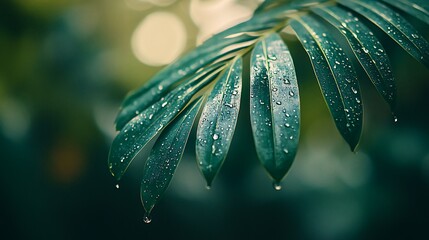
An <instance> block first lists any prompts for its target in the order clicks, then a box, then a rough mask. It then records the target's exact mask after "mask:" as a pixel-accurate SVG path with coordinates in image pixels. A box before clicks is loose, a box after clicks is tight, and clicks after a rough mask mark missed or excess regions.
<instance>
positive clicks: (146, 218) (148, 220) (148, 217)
mask: <svg viewBox="0 0 429 240" xmlns="http://www.w3.org/2000/svg"><path fill="white" fill-rule="evenodd" d="M143 222H144V223H146V224H149V223H151V222H152V219H151V218H150V216H149V214H148V213H145V214H144V217H143Z"/></svg>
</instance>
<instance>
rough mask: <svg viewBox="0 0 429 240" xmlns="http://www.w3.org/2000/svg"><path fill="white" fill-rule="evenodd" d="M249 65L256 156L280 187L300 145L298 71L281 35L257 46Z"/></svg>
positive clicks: (266, 38) (269, 38)
mask: <svg viewBox="0 0 429 240" xmlns="http://www.w3.org/2000/svg"><path fill="white" fill-rule="evenodd" d="M250 65H251V73H250V76H251V77H250V109H251V110H250V118H251V124H252V130H253V136H254V140H255V146H256V152H257V154H258V157H259V159H260V160H261V162H262V165H263V166H264V167H265V169H267V171H268V173H269V174H270V175H271V177H272V178H273V179H274V181H275V182H277V183H278V182H280V181H281V180H282V178H283V177H284V175H285V174H286V172H287V171H288V170H289V168H290V166H291V165H292V162H293V159H294V158H295V154H296V151H297V147H298V141H299V129H300V104H299V91H298V83H297V80H296V74H295V67H294V65H293V61H292V56H291V55H290V52H289V50H288V48H287V47H286V45H285V44H284V42H283V40H282V39H281V38H280V36H279V35H278V34H270V35H269V36H267V37H265V38H263V39H261V40H260V41H259V42H258V43H257V44H256V46H255V49H254V50H253V52H252V56H251V63H250Z"/></svg>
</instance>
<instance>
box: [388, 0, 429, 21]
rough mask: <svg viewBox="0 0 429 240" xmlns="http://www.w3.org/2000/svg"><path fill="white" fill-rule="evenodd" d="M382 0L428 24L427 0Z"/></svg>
mask: <svg viewBox="0 0 429 240" xmlns="http://www.w3.org/2000/svg"><path fill="white" fill-rule="evenodd" d="M383 1H384V2H386V3H388V4H390V5H392V6H395V7H397V8H399V9H401V10H403V11H405V12H407V13H409V14H410V15H411V16H414V17H416V18H418V19H420V20H421V21H423V22H425V23H427V24H429V1H427V0H420V1H418V0H414V1H408V0H383Z"/></svg>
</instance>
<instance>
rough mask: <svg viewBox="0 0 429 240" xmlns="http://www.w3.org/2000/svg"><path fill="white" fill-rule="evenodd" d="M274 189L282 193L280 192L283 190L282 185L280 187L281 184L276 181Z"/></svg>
mask: <svg viewBox="0 0 429 240" xmlns="http://www.w3.org/2000/svg"><path fill="white" fill-rule="evenodd" d="M273 188H274V189H275V190H276V191H280V190H282V185H280V183H279V182H277V181H274V182H273Z"/></svg>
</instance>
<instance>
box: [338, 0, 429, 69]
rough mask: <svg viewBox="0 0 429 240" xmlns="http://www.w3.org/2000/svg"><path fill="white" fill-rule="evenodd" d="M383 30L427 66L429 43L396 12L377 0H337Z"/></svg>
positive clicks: (428, 62) (428, 64)
mask: <svg viewBox="0 0 429 240" xmlns="http://www.w3.org/2000/svg"><path fill="white" fill-rule="evenodd" d="M338 2H339V3H340V4H342V5H343V6H345V7H347V8H349V9H351V10H353V11H355V12H357V13H359V14H360V15H362V16H364V17H365V18H367V19H368V20H369V21H371V22H372V23H373V24H374V25H376V26H377V27H379V28H380V29H381V30H383V31H384V32H385V33H386V34H387V35H389V37H390V38H392V39H393V40H394V41H395V42H396V43H398V44H399V45H400V46H401V47H402V48H403V49H404V50H405V51H406V52H408V53H409V54H410V55H411V56H412V57H414V58H415V59H416V60H417V61H419V62H421V63H422V64H424V65H425V66H426V67H429V43H428V42H427V41H426V40H425V39H424V38H423V37H422V36H421V34H420V33H419V32H418V31H417V30H416V29H415V28H414V27H413V26H412V25H411V24H410V23H409V22H408V21H407V20H405V19H404V18H403V17H401V16H400V15H399V14H398V13H396V12H395V11H393V10H392V9H390V8H389V7H387V6H386V5H384V4H382V3H380V2H377V1H368V0H359V1H356V0H338Z"/></svg>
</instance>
